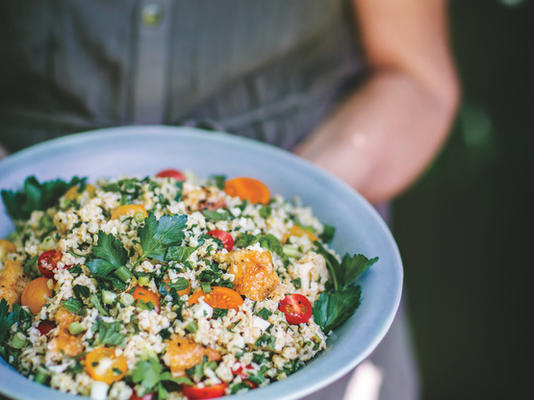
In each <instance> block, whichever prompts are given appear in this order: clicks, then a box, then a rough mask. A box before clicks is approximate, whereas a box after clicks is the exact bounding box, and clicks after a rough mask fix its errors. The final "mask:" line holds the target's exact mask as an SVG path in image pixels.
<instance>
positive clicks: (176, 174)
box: [156, 168, 185, 181]
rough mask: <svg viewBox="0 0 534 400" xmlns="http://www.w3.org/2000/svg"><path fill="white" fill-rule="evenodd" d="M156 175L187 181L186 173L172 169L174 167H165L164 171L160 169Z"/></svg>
mask: <svg viewBox="0 0 534 400" xmlns="http://www.w3.org/2000/svg"><path fill="white" fill-rule="evenodd" d="M156 176H157V177H158V178H173V179H176V180H177V181H185V175H184V174H182V173H181V172H180V171H178V170H177V169H172V168H169V169H164V170H163V171H159V172H158V173H157V174H156Z"/></svg>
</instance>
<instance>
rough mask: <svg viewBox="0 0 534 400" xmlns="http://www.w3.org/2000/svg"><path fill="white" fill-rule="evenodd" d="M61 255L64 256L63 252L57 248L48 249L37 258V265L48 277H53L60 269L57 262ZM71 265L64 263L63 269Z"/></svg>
mask: <svg viewBox="0 0 534 400" xmlns="http://www.w3.org/2000/svg"><path fill="white" fill-rule="evenodd" d="M61 257H63V254H61V252H60V251H57V250H47V251H45V252H44V253H42V254H41V255H40V256H39V258H38V259H37V267H38V268H39V271H41V274H43V276H46V277H47V278H53V277H54V274H55V273H56V272H57V270H58V268H57V263H58V262H59V261H61ZM70 267H71V265H64V266H63V269H69V268H70Z"/></svg>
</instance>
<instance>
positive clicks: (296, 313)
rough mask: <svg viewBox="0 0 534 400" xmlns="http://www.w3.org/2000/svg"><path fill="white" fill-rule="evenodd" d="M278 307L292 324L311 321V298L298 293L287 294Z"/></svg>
mask: <svg viewBox="0 0 534 400" xmlns="http://www.w3.org/2000/svg"><path fill="white" fill-rule="evenodd" d="M278 309H279V310H280V311H282V312H283V313H284V314H285V316H286V321H287V322H289V323H290V324H293V325H297V324H304V323H306V322H308V321H309V319H310V317H311V316H312V313H313V308H312V305H311V303H310V302H309V300H308V299H307V298H306V297H305V296H303V295H301V294H298V293H293V294H290V295H287V296H286V297H284V298H283V299H282V301H280V305H279V306H278Z"/></svg>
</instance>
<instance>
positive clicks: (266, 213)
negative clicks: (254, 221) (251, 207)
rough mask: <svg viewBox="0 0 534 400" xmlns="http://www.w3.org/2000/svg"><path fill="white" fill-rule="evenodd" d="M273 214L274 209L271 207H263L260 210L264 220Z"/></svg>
mask: <svg viewBox="0 0 534 400" xmlns="http://www.w3.org/2000/svg"><path fill="white" fill-rule="evenodd" d="M272 212H273V209H272V208H271V207H270V206H263V207H262V208H260V212H259V214H260V217H262V218H269V217H270V216H271V214H272Z"/></svg>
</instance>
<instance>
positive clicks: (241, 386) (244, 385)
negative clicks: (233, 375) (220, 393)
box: [230, 382, 250, 394]
mask: <svg viewBox="0 0 534 400" xmlns="http://www.w3.org/2000/svg"><path fill="white" fill-rule="evenodd" d="M249 389H250V386H249V385H248V383H246V382H239V383H236V384H235V385H233V386H232V388H231V389H230V394H236V393H237V392H239V391H241V390H249Z"/></svg>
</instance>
